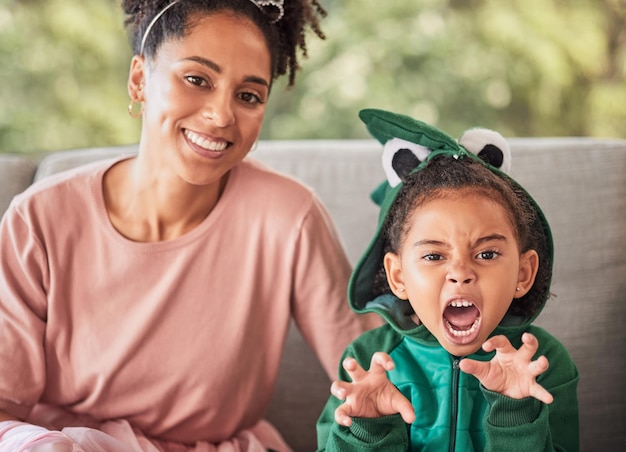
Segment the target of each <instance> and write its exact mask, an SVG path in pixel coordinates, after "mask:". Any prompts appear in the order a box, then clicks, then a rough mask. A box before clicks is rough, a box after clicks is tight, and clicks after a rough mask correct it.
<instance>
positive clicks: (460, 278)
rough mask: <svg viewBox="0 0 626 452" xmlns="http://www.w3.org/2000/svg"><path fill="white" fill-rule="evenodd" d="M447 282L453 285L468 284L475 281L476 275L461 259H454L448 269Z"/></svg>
mask: <svg viewBox="0 0 626 452" xmlns="http://www.w3.org/2000/svg"><path fill="white" fill-rule="evenodd" d="M447 278H448V281H449V282H451V283H454V284H469V283H471V282H472V281H474V280H475V279H476V273H475V272H474V270H473V269H472V266H471V265H469V263H468V262H466V261H465V260H463V259H454V260H452V261H451V262H450V266H449V267H448V275H447Z"/></svg>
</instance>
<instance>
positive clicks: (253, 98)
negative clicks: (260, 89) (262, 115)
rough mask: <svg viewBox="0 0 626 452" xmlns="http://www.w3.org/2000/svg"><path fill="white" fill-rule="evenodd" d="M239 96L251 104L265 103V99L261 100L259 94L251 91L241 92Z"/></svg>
mask: <svg viewBox="0 0 626 452" xmlns="http://www.w3.org/2000/svg"><path fill="white" fill-rule="evenodd" d="M239 98H240V99H241V100H243V101H244V102H246V103H249V104H262V103H263V101H262V100H261V98H260V97H259V96H257V95H256V94H254V93H250V92H244V93H241V94H240V95H239Z"/></svg>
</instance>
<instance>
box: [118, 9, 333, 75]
mask: <svg viewBox="0 0 626 452" xmlns="http://www.w3.org/2000/svg"><path fill="white" fill-rule="evenodd" d="M171 2H172V0H156V1H155V0H122V9H123V11H124V13H125V14H126V15H127V18H126V20H125V22H124V24H125V25H126V27H127V29H128V32H129V35H130V39H131V44H132V48H133V52H134V53H135V54H136V55H138V54H140V53H141V40H142V37H143V35H144V33H145V31H146V28H147V27H148V24H149V23H150V22H151V21H152V19H153V18H154V17H155V16H156V15H157V14H158V13H159V12H160V11H161V10H162V9H163V8H165V7H166V6H167V5H168V4H170V3H171ZM221 11H229V12H232V13H234V14H236V15H238V16H244V17H247V18H248V19H250V20H251V21H252V22H253V23H255V24H256V26H257V27H259V29H260V30H261V31H262V32H263V35H264V36H265V39H266V41H267V45H268V47H269V50H270V54H271V56H272V79H273V80H275V79H277V78H278V77H280V76H282V75H285V74H287V73H288V74H289V86H292V85H293V84H294V82H295V76H296V72H297V71H298V69H299V68H300V65H299V63H298V50H300V51H301V52H302V56H304V57H306V56H307V46H306V39H305V35H306V32H307V30H308V29H311V30H312V31H313V32H315V34H316V35H317V36H318V37H319V38H321V39H325V36H324V33H323V32H322V30H321V28H320V19H321V18H322V17H324V16H326V11H325V10H324V8H322V6H321V5H320V4H319V3H318V1H317V0H285V5H284V15H283V17H282V18H281V19H280V20H279V21H277V22H275V23H272V22H271V21H270V19H269V18H268V17H267V16H266V15H265V14H264V13H263V12H262V11H261V10H260V9H259V8H258V7H257V6H256V5H255V4H254V3H252V2H251V1H250V0H180V1H179V2H178V3H177V4H176V5H173V6H172V7H171V9H169V10H168V11H167V12H166V13H165V14H164V15H163V16H162V17H161V18H159V19H158V20H157V22H156V23H155V24H154V26H153V27H152V29H151V30H150V32H149V33H148V36H147V38H146V42H145V46H144V49H143V54H144V56H146V57H148V58H152V57H154V55H155V54H156V52H157V51H158V49H159V46H160V45H161V44H162V43H163V41H165V40H167V39H172V38H182V37H183V36H185V34H186V33H187V32H188V31H189V28H190V27H192V26H193V24H194V20H197V19H198V18H199V17H202V16H205V15H210V14H214V13H217V12H221Z"/></svg>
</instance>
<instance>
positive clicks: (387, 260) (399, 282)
mask: <svg viewBox="0 0 626 452" xmlns="http://www.w3.org/2000/svg"><path fill="white" fill-rule="evenodd" d="M383 265H384V266H385V273H386V274H387V283H388V284H389V287H390V288H391V291H392V292H393V294H394V295H395V296H396V297H398V298H400V299H401V300H406V299H408V296H407V294H406V288H405V287H404V276H403V275H402V262H401V261H400V256H398V255H397V254H394V253H391V252H389V253H387V254H385V257H384V258H383Z"/></svg>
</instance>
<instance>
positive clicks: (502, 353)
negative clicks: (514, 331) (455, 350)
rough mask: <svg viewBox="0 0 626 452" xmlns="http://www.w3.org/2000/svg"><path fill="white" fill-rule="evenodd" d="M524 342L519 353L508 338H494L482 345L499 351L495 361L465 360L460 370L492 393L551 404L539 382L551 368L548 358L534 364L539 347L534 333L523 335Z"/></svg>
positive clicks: (548, 395)
mask: <svg viewBox="0 0 626 452" xmlns="http://www.w3.org/2000/svg"><path fill="white" fill-rule="evenodd" d="M522 342H523V344H522V346H521V347H520V348H519V350H516V349H515V348H513V346H512V345H511V343H510V342H509V340H508V339H507V338H506V337H505V336H494V337H492V338H490V339H489V340H487V341H486V342H485V343H484V344H483V350H485V351H486V352H490V351H493V350H495V351H496V355H495V356H494V357H493V359H492V360H491V361H488V362H481V361H476V360H473V359H464V360H462V361H461V364H460V367H461V370H462V371H463V372H466V373H468V374H472V375H474V376H475V377H476V378H478V380H480V382H481V383H482V385H483V386H484V387H485V388H487V389H489V390H490V391H494V392H499V393H500V394H503V395H505V396H507V397H511V398H513V399H523V398H524V397H529V396H530V397H534V398H536V399H538V400H540V401H542V402H543V403H552V401H553V400H554V399H553V397H552V395H551V394H550V393H549V392H548V391H546V390H545V389H544V387H543V386H541V385H540V384H538V383H537V381H536V378H537V376H539V375H541V374H542V373H543V372H545V371H546V370H547V369H548V359H547V358H546V357H545V356H541V357H539V358H538V359H537V360H535V361H531V360H532V357H533V356H534V354H535V353H536V352H537V348H538V347H539V343H538V342H537V338H536V337H535V336H533V335H532V334H530V333H524V334H523V335H522Z"/></svg>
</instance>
